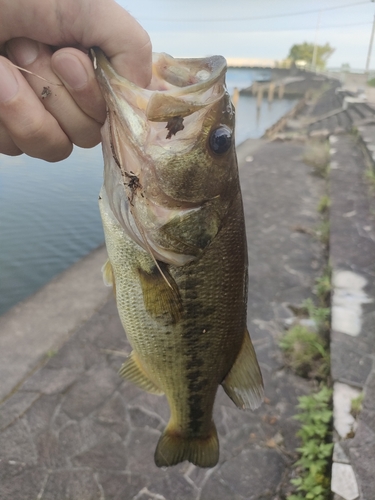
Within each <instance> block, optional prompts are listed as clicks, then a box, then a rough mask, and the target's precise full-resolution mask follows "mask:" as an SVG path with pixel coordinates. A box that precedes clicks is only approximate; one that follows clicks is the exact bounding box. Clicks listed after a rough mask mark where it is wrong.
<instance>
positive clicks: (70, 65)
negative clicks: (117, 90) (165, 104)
mask: <svg viewBox="0 0 375 500" xmlns="http://www.w3.org/2000/svg"><path fill="white" fill-rule="evenodd" d="M0 9H1V18H0V54H3V55H4V56H3V57H2V56H1V55H0V153H4V154H7V155H11V156H15V155H19V154H22V153H26V154H28V155H29V156H34V157H36V158H42V159H44V160H47V161H50V162H53V161H60V160H63V159H64V158H66V157H67V156H69V155H70V153H71V151H72V148H73V144H76V145H78V146H81V147H86V148H87V147H93V146H95V145H96V144H98V143H99V142H100V128H101V125H102V123H103V122H104V120H105V102H104V100H103V98H102V95H101V93H100V90H99V86H98V84H97V82H96V79H95V74H94V71H93V67H92V63H91V61H90V59H89V57H88V55H87V54H86V53H85V52H84V51H83V50H85V49H86V50H87V49H88V48H89V47H92V46H99V47H101V48H102V49H103V51H104V52H105V54H106V55H107V56H108V57H109V58H110V60H111V63H112V64H113V65H114V66H115V68H116V70H117V72H118V73H119V74H121V75H123V76H125V77H126V78H127V79H129V80H131V81H133V82H135V83H137V84H138V85H141V86H144V87H145V86H147V85H148V83H149V81H150V79H151V43H150V40H149V37H148V35H147V33H146V32H145V31H144V30H143V29H142V28H141V26H140V25H139V24H138V23H137V22H136V21H135V20H134V19H133V18H132V17H131V16H130V14H128V13H127V12H126V11H125V10H124V9H123V8H122V7H120V6H119V5H118V4H116V3H115V1H114V0H64V1H63V2H61V1H60V0H49V1H46V0H13V1H12V2H8V1H7V0H0ZM60 47H65V48H60ZM56 49H58V50H56ZM80 49H82V50H80ZM10 61H12V62H13V63H14V64H16V65H18V66H20V67H22V68H24V69H26V70H28V71H31V72H32V73H35V74H36V75H39V76H41V77H43V78H45V79H46V80H48V82H53V83H55V84H56V85H54V84H51V83H47V82H45V81H42V80H41V79H39V78H37V77H36V76H33V75H31V74H29V73H25V72H23V73H22V74H21V72H20V71H19V70H18V69H17V68H15V67H14V66H12V65H11V63H10ZM44 88H45V89H44ZM43 89H44V92H43ZM46 94H47V95H46ZM43 96H44V97H43Z"/></svg>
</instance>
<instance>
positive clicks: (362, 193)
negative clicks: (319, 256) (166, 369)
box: [329, 135, 375, 500]
mask: <svg viewBox="0 0 375 500" xmlns="http://www.w3.org/2000/svg"><path fill="white" fill-rule="evenodd" d="M330 142H331V145H332V146H333V148H332V149H331V160H333V161H331V170H330V179H329V180H330V186H331V188H330V191H331V192H330V196H331V209H330V261H331V265H332V271H333V276H332V278H333V279H332V287H333V289H332V334H331V373H332V379H333V382H334V386H333V388H334V390H333V410H334V431H335V440H336V444H335V452H334V454H333V467H332V483H331V489H332V492H333V493H335V494H336V496H335V497H334V498H335V500H336V499H337V500H339V499H344V500H356V499H360V500H370V499H371V498H374V492H375V477H374V474H373V472H374V470H375V456H374V450H375V418H374V411H373V409H374V403H373V401H374V392H375V391H374V384H373V381H374V379H375V328H374V326H375V313H374V307H375V305H374V304H375V284H374V272H375V222H374V217H373V215H372V213H373V209H374V206H375V200H374V199H373V197H372V196H371V195H370V194H369V186H368V185H367V184H366V181H365V171H366V165H365V160H364V158H363V155H362V153H361V150H360V148H359V147H358V145H357V144H356V141H355V138H354V137H353V136H349V135H347V136H344V135H341V136H331V137H330ZM365 143H366V142H365ZM362 391H363V392H364V400H363V403H362V405H363V409H362V411H361V413H360V415H359V417H358V419H357V420H356V419H355V418H354V417H353V415H352V414H351V404H352V401H353V399H355V398H356V397H358V396H359V395H360V394H361V393H362ZM370 470H372V473H370V472H369V471H370Z"/></svg>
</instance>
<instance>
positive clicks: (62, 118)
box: [7, 38, 101, 148]
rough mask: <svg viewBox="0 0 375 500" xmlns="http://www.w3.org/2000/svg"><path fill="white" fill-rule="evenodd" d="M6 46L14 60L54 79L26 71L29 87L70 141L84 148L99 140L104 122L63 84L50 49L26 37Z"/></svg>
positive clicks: (32, 70) (24, 66)
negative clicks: (91, 115)
mask: <svg viewBox="0 0 375 500" xmlns="http://www.w3.org/2000/svg"><path fill="white" fill-rule="evenodd" d="M7 48H8V52H9V55H10V58H11V59H12V61H13V62H15V64H17V65H19V66H21V67H23V68H25V69H27V70H28V71H31V72H33V73H35V74H36V75H39V76H41V77H43V78H45V79H46V80H48V81H50V82H53V83H54V84H52V83H51V84H50V85H49V84H47V83H46V82H44V81H42V80H40V78H36V77H35V76H34V75H30V74H28V73H25V79H26V80H27V81H28V83H29V85H30V87H31V88H32V89H33V90H34V92H35V93H36V94H37V96H40V97H41V99H42V101H43V105H44V107H45V108H46V109H47V111H49V112H50V113H51V114H52V115H53V116H54V117H55V118H56V120H57V121H58V123H59V125H60V127H61V128H62V130H63V131H64V132H65V133H66V135H67V136H68V137H69V139H70V140H71V142H73V143H74V144H77V145H78V146H81V147H83V148H90V147H93V146H95V145H96V144H98V143H99V142H100V128H101V125H100V124H99V123H98V122H97V121H96V120H94V119H93V118H91V117H90V116H88V115H86V113H84V111H82V110H81V108H80V107H79V106H78V105H77V104H76V103H75V101H74V99H73V98H72V96H71V95H70V93H69V92H68V90H67V89H66V88H65V87H64V86H63V85H61V81H60V80H59V79H58V78H57V77H56V75H55V73H54V72H53V70H52V68H51V56H52V51H51V49H50V48H49V47H47V46H46V45H44V44H41V43H38V42H34V41H33V40H29V39H27V38H16V39H14V40H11V41H10V42H9V43H8V45H7ZM82 69H84V68H82ZM85 79H86V80H88V77H87V76H85Z"/></svg>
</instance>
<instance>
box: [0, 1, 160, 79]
mask: <svg viewBox="0 0 375 500" xmlns="http://www.w3.org/2000/svg"><path fill="white" fill-rule="evenodd" d="M18 37H26V38H31V39H32V40H36V41H38V42H42V43H44V44H46V45H53V46H55V47H66V46H73V47H80V48H85V49H89V48H90V47H93V46H99V47H101V49H102V50H103V51H104V52H105V54H106V55H107V57H108V58H109V59H110V60H111V63H112V64H113V66H114V67H115V69H116V71H117V72H118V73H119V74H121V75H122V76H124V77H126V78H127V79H129V80H131V81H133V82H134V83H136V84H138V85H140V86H143V87H146V86H147V85H148V84H149V82H150V80H151V57H152V55H151V42H150V39H149V36H148V34H147V33H146V31H145V30H144V29H143V28H142V27H141V26H140V24H138V22H137V21H136V20H135V19H134V18H133V17H132V16H131V15H130V14H129V13H128V12H127V11H126V10H124V9H123V8H122V7H121V6H120V5H118V4H117V3H116V2H115V1H114V0H64V1H63V2H61V0H45V1H40V2H32V8H30V0H18V1H17V2H5V5H2V12H1V17H0V46H1V44H3V43H5V42H6V41H8V40H10V39H12V38H18Z"/></svg>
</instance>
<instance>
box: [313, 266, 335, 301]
mask: <svg viewBox="0 0 375 500" xmlns="http://www.w3.org/2000/svg"><path fill="white" fill-rule="evenodd" d="M331 275H332V269H331V266H330V265H327V266H326V268H325V269H324V271H323V274H322V275H321V276H319V277H318V278H316V280H315V287H314V293H315V295H316V296H317V298H318V301H319V304H320V306H321V307H327V305H328V304H329V301H330V296H331V290H332V283H331Z"/></svg>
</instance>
